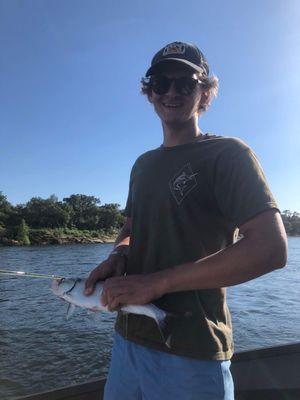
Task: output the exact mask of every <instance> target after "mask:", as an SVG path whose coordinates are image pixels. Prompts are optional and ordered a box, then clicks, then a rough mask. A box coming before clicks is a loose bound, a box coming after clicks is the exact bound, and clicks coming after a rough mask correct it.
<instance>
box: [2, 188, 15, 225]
mask: <svg viewBox="0 0 300 400" xmlns="http://www.w3.org/2000/svg"><path fill="white" fill-rule="evenodd" d="M12 212H13V206H12V205H11V204H10V203H9V202H8V201H7V198H6V196H5V195H4V194H3V193H2V192H1V191H0V226H3V227H4V226H6V225H7V221H8V219H9V217H10V215H11V214H12Z"/></svg>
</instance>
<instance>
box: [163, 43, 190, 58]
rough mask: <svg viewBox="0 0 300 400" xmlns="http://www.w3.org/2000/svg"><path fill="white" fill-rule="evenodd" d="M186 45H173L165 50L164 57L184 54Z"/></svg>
mask: <svg viewBox="0 0 300 400" xmlns="http://www.w3.org/2000/svg"><path fill="white" fill-rule="evenodd" d="M184 53H185V45H184V44H183V43H171V44H168V46H166V47H165V48H164V51H163V56H168V55H170V54H184Z"/></svg>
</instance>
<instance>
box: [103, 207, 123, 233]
mask: <svg viewBox="0 0 300 400" xmlns="http://www.w3.org/2000/svg"><path fill="white" fill-rule="evenodd" d="M119 207H120V205H119V204H115V203H110V204H104V205H103V206H102V207H99V221H98V226H97V227H98V229H103V230H104V231H110V230H113V229H119V228H120V227H121V225H122V224H123V223H124V217H123V215H122V214H121V211H120V209H119Z"/></svg>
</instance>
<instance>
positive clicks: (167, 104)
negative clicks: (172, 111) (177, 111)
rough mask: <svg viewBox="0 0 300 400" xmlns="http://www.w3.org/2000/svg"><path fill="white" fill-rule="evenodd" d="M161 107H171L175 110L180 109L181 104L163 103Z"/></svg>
mask: <svg viewBox="0 0 300 400" xmlns="http://www.w3.org/2000/svg"><path fill="white" fill-rule="evenodd" d="M163 105H164V106H165V107H173V108H176V107H180V106H181V104H169V103H163Z"/></svg>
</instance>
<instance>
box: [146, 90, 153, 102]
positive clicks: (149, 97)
mask: <svg viewBox="0 0 300 400" xmlns="http://www.w3.org/2000/svg"><path fill="white" fill-rule="evenodd" d="M152 96H153V94H152V90H149V92H148V93H147V97H148V100H149V103H151V104H152V103H153V100H152Z"/></svg>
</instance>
